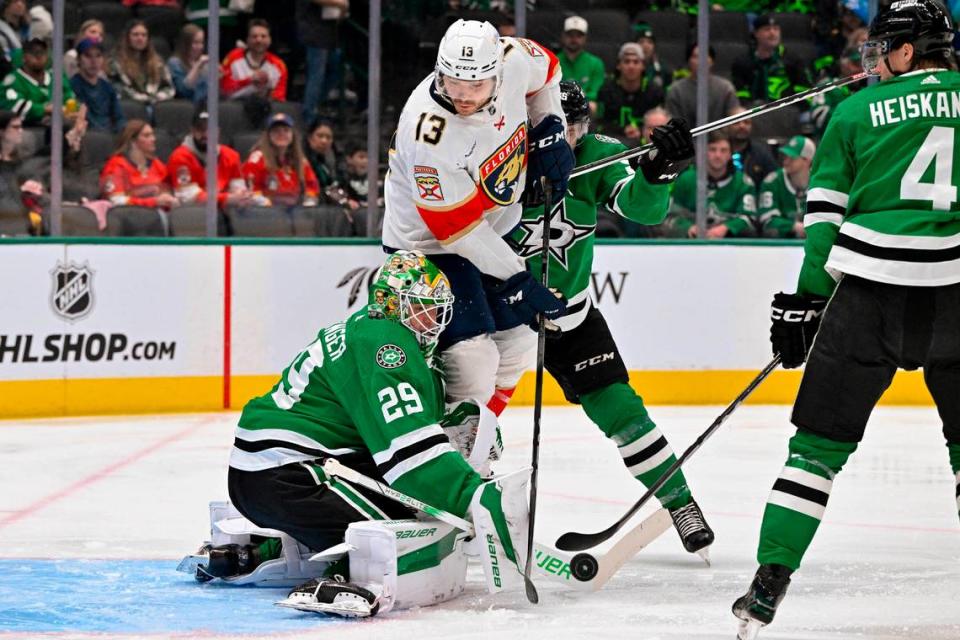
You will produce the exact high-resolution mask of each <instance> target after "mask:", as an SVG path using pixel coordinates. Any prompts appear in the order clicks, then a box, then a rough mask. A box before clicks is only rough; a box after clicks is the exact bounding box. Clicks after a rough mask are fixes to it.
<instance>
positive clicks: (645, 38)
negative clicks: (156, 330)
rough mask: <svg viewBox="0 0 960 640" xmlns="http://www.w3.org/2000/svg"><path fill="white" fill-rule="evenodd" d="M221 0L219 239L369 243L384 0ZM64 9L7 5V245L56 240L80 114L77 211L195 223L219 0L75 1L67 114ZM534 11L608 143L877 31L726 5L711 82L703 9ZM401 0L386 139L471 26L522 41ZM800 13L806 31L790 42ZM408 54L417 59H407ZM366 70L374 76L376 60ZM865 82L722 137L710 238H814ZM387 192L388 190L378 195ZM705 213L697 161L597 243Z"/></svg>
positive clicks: (544, 2) (850, 1) (849, 58)
mask: <svg viewBox="0 0 960 640" xmlns="http://www.w3.org/2000/svg"><path fill="white" fill-rule="evenodd" d="M956 4H960V2H957V3H956ZM220 5H221V9H222V11H221V19H220V20H221V21H220V25H221V36H222V37H221V45H222V46H221V51H220V63H219V77H220V80H219V91H220V95H221V103H220V104H221V106H220V109H219V114H220V122H221V131H220V140H221V145H220V147H219V150H218V156H217V157H218V166H217V178H218V180H217V182H218V189H219V192H218V194H217V196H216V197H217V202H218V204H219V205H220V206H219V209H220V211H221V220H220V231H221V232H222V233H232V232H234V231H237V232H240V233H242V232H243V231H242V230H241V229H237V226H238V225H237V224H236V223H237V222H238V221H239V220H241V219H249V218H251V217H256V216H257V215H261V214H265V212H267V211H269V212H270V214H271V215H273V216H275V217H277V218H279V219H281V220H282V219H283V218H284V216H286V217H287V218H289V219H290V220H293V219H294V218H296V217H297V216H298V215H301V214H302V213H303V211H304V210H312V209H324V210H325V211H326V214H325V215H328V216H331V215H332V216H334V217H335V218H336V220H337V224H335V225H329V224H328V225H326V226H322V225H318V226H315V227H314V228H313V230H314V231H316V232H317V233H321V232H323V233H336V234H338V235H363V234H364V233H365V232H366V222H365V218H363V212H364V210H365V209H366V202H367V198H368V193H369V187H368V184H367V178H366V168H367V162H368V158H367V157H366V149H365V136H364V135H363V133H364V132H363V130H362V128H361V129H360V130H356V131H353V132H351V133H352V134H353V135H343V126H342V125H343V122H344V112H345V111H344V105H346V107H347V109H346V111H347V112H351V113H353V114H355V115H356V114H359V113H361V112H362V111H363V110H364V109H365V106H366V105H365V104H364V101H365V96H364V91H363V89H364V88H365V87H364V86H363V85H364V84H365V78H363V77H362V74H354V75H353V76H351V77H348V78H345V77H344V69H345V68H347V66H348V65H346V64H345V52H346V57H347V58H349V57H350V55H351V53H350V52H351V51H353V52H354V54H353V55H354V57H357V55H358V54H356V52H357V51H359V50H363V49H365V48H366V43H365V42H361V43H360V45H362V46H357V43H356V42H355V41H356V40H358V39H363V38H364V37H365V36H363V35H362V33H361V32H359V31H356V32H351V33H349V34H347V33H346V32H345V31H344V25H345V24H347V23H348V22H349V20H350V15H351V11H353V12H354V14H356V13H357V12H362V11H365V10H366V6H365V3H354V6H353V7H351V5H350V2H349V0H293V1H292V2H279V3H266V2H256V1H254V0H246V1H238V0H220ZM48 6H49V2H47V3H46V5H45V4H44V3H43V2H28V1H27V0H0V78H2V83H3V86H2V89H0V135H2V137H0V208H2V210H0V234H10V233H24V232H28V233H33V234H42V233H46V232H48V231H49V228H48V227H49V225H48V222H47V218H46V215H45V212H46V211H47V209H48V207H47V205H48V199H49V196H48V194H49V188H50V173H51V168H50V162H49V155H48V154H49V146H50V130H49V125H50V120H51V114H52V112H53V110H54V109H55V108H57V109H62V112H63V116H64V130H65V144H64V149H65V154H64V166H63V169H62V175H63V200H64V202H65V203H69V204H77V205H82V206H83V207H85V208H86V210H88V211H89V212H90V213H91V215H93V216H95V217H96V219H97V226H98V228H99V229H100V230H104V229H106V228H107V225H108V221H109V220H110V218H111V217H112V216H114V215H119V214H118V213H117V212H118V211H119V209H118V208H123V211H124V212H125V213H127V214H129V208H130V207H138V208H140V209H145V210H149V211H151V212H154V213H156V214H157V215H159V216H160V217H161V219H162V220H163V232H164V233H169V232H171V230H173V232H176V229H177V226H178V225H177V219H178V215H180V214H178V210H180V209H182V208H185V207H190V206H193V207H197V206H198V205H202V204H203V203H205V202H206V198H207V193H206V178H205V168H204V163H205V160H206V147H207V129H206V126H207V121H208V117H209V116H208V114H207V112H206V99H207V95H208V91H209V87H208V85H207V79H208V66H209V65H210V64H211V61H210V59H209V57H208V55H207V47H206V40H205V28H206V26H207V21H208V18H209V15H208V2H207V0H114V1H113V2H83V3H78V2H71V1H70V0H67V8H68V10H70V11H72V12H73V13H72V14H71V15H74V17H75V22H74V26H75V28H76V32H75V33H74V34H72V35H68V37H67V39H66V42H65V45H66V46H65V48H66V54H65V56H64V59H63V66H64V77H63V78H62V79H60V80H59V81H60V82H62V83H63V94H64V103H63V104H62V105H56V106H55V105H53V104H52V103H51V94H52V87H53V82H54V81H57V80H55V79H54V78H53V77H52V73H51V59H50V58H51V56H50V52H51V41H50V39H51V37H52V32H53V29H52V21H51V18H50V14H49V11H48V10H47V8H45V7H48ZM528 7H529V11H528V16H527V24H528V35H529V37H532V38H535V39H538V40H539V41H540V42H541V43H542V44H544V45H546V46H548V47H551V48H553V49H554V50H555V51H556V52H557V55H558V58H559V61H560V65H561V67H562V71H563V76H564V77H565V78H568V79H573V80H575V81H576V82H578V83H580V84H581V86H583V88H584V92H585V94H586V96H587V98H588V100H589V101H590V109H591V114H592V126H591V130H592V132H595V133H599V134H602V135H606V136H609V137H613V138H617V139H619V140H620V141H622V142H623V143H624V144H626V145H628V146H636V145H639V144H643V143H644V142H645V141H646V140H648V139H649V132H650V131H651V130H652V129H653V128H654V127H656V126H658V125H660V124H664V123H666V122H667V121H668V120H669V119H670V118H671V117H682V118H684V119H685V120H687V121H688V122H690V123H691V124H693V123H695V121H696V113H697V101H696V88H697V77H698V75H699V74H700V73H706V74H707V76H708V96H709V98H708V104H707V105H706V106H707V120H708V121H713V120H716V119H718V118H721V117H724V116H726V115H729V114H735V113H738V112H741V111H743V110H744V109H745V108H749V107H752V106H753V105H755V104H759V103H764V102H768V101H771V100H776V99H778V98H781V97H783V96H785V95H789V94H791V93H794V92H797V91H802V90H803V89H806V88H808V87H810V86H812V85H813V84H814V83H817V82H822V81H824V80H829V79H833V78H836V77H840V76H845V75H849V74H851V73H855V72H856V71H858V70H859V69H860V67H859V53H858V52H859V45H860V44H861V43H862V42H863V41H864V40H865V38H866V33H867V32H866V27H865V21H864V19H865V17H866V15H865V11H866V9H865V5H863V6H861V3H859V2H857V1H856V0H846V1H845V2H843V3H841V2H837V1H836V0H834V1H828V0H740V1H738V2H734V1H719V2H714V3H712V11H711V20H713V19H714V17H715V16H718V15H721V14H723V16H725V17H727V18H731V17H732V18H733V20H728V21H726V22H722V21H721V22H718V25H720V26H719V28H718V27H714V31H713V35H712V36H711V43H712V44H711V45H710V47H709V50H708V56H707V59H708V65H709V67H708V69H706V70H705V71H704V70H701V69H699V68H698V62H699V55H698V54H699V47H698V46H697V42H696V38H695V36H696V29H695V17H694V14H695V13H696V11H695V9H696V3H695V2H693V3H684V2H676V1H674V2H665V3H661V4H656V3H653V4H651V3H649V2H639V3H638V2H635V1H632V0H622V1H619V2H618V1H617V0H537V2H530V1H529V0H528ZM385 10H386V14H385V21H386V24H385V26H386V27H387V28H385V30H384V36H385V55H384V60H383V64H384V69H385V73H384V78H385V84H386V85H388V87H389V90H385V91H384V92H383V93H384V103H385V109H384V113H385V115H384V119H383V122H382V124H381V127H382V129H384V130H385V131H386V132H389V131H392V129H393V126H394V124H395V122H393V121H395V119H396V110H397V109H399V108H400V107H402V103H403V101H404V100H405V98H406V96H407V95H408V94H409V91H410V90H411V89H412V88H413V86H415V84H416V83H417V82H418V81H419V80H420V78H421V77H422V76H423V75H424V74H426V73H428V72H429V71H430V70H431V67H432V58H433V55H434V53H433V51H434V50H431V46H434V47H435V45H436V42H435V41H436V40H438V38H437V37H436V36H437V34H442V32H443V30H444V29H445V27H446V25H447V24H449V23H450V22H451V21H452V20H453V19H455V18H456V17H472V18H479V19H488V20H491V21H493V22H494V23H495V24H496V25H497V26H498V28H499V29H500V31H501V34H502V35H512V34H514V33H515V28H514V26H513V23H512V21H511V16H512V12H513V3H512V1H507V0H404V1H402V2H397V3H388V6H387V7H386V9H385ZM957 11H960V9H957V8H956V7H954V12H955V13H956V12H957ZM291 12H293V13H291ZM581 14H582V15H581ZM423 16H437V17H436V18H432V19H431V20H424V19H423ZM594 16H597V17H596V18H595V17H594ZM291 17H293V18H295V20H293V21H291ZM354 17H356V16H354ZM270 18H273V22H270V21H268V19H270ZM361 18H362V19H365V18H363V17H362V16H361ZM588 18H590V19H588ZM359 19H360V18H358V20H359ZM785 19H786V20H787V21H788V23H789V25H790V34H791V37H792V38H793V39H787V38H785V37H784V29H783V26H784V25H783V24H782V22H783V21H784V20H785ZM121 20H122V21H121ZM591 20H599V21H600V24H599V27H597V26H595V25H591ZM604 20H606V22H604ZM738 21H739V22H738ZM68 22H69V21H68ZM740 24H742V28H743V33H744V38H742V39H740V40H739V41H737V38H740V36H739V35H738V34H737V33H726V32H725V31H724V30H725V29H731V26H730V25H732V26H733V27H734V28H732V31H736V28H739V27H738V25H740ZM611 25H612V27H611ZM628 25H629V27H628ZM655 25H660V26H658V27H656V28H655ZM664 25H670V26H664ZM797 25H800V26H801V27H802V28H800V29H799V31H797V28H796V27H797ZM71 28H73V27H71ZM797 33H799V34H800V36H799V37H800V38H801V39H797ZM747 34H748V37H747ZM405 38H406V40H405ZM744 41H747V42H748V44H744ZM958 41H960V39H958ZM397 43H401V45H400V46H404V47H407V48H408V49H409V51H410V54H409V55H408V56H406V57H399V56H395V55H391V53H390V48H391V46H398V45H397ZM361 57H362V56H361ZM354 62H355V63H356V67H357V68H359V69H363V68H364V65H365V62H364V61H363V60H362V59H358V60H355V61H354ZM411 67H414V68H415V69H416V72H415V73H410V69H411ZM856 89H857V87H856V86H849V87H844V88H841V89H836V90H833V91H831V92H828V93H826V94H823V95H821V96H818V97H817V98H815V99H811V100H810V101H808V103H807V104H805V105H803V106H802V108H799V109H791V110H787V111H786V112H785V113H784V114H780V115H779V116H777V117H775V118H773V117H771V119H770V122H773V123H774V124H773V125H770V124H766V123H767V120H758V121H757V123H756V124H754V123H752V122H751V121H749V120H747V121H744V122H741V123H738V124H736V125H731V126H730V127H728V129H727V130H725V131H717V132H714V133H713V134H712V135H711V136H710V138H709V140H708V144H707V158H706V164H707V179H708V219H707V230H706V236H707V237H708V238H724V237H775V238H798V237H803V226H802V224H799V222H798V220H799V218H800V215H801V213H802V210H803V199H804V195H805V191H806V186H807V181H808V178H809V170H810V161H811V158H812V156H813V152H814V150H815V148H816V141H817V140H818V139H819V136H820V135H821V134H822V132H823V129H824V127H825V125H826V123H827V122H828V121H829V118H830V114H831V112H832V110H833V108H834V107H835V106H836V105H837V104H838V103H839V102H840V101H841V100H843V98H844V97H846V96H847V95H849V93H850V92H851V91H855V90H856ZM333 105H336V106H338V107H339V110H337V109H334V108H333ZM764 118H766V116H765V117H764ZM392 120H393V121H392ZM188 123H189V124H188ZM379 160H381V161H382V158H381V159H379ZM380 186H381V185H377V187H376V188H374V193H375V194H376V197H377V199H378V202H382V193H381V191H380ZM695 209H696V176H695V172H694V169H693V168H691V169H689V170H688V171H687V172H686V173H685V174H683V175H681V176H680V178H679V179H678V180H677V182H676V185H675V188H674V193H673V199H672V202H671V209H670V213H669V216H668V219H667V220H666V221H665V222H664V223H663V224H662V225H659V226H657V227H643V226H640V225H636V224H632V223H630V222H629V221H625V220H620V219H618V218H617V219H615V218H614V217H610V218H608V219H606V220H605V221H604V222H603V223H602V224H601V228H600V230H599V233H600V234H601V235H614V236H645V237H661V236H663V237H696V236H697V235H698V233H699V231H698V227H697V225H696V224H694V211H695ZM111 210H112V211H111ZM331 212H332V213H331ZM311 215H317V214H316V213H314V214H311ZM241 226H242V225H241ZM289 228H290V229H294V228H295V227H294V226H290V227H289ZM132 232H136V231H135V230H134V231H132Z"/></svg>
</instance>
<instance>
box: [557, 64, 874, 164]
mask: <svg viewBox="0 0 960 640" xmlns="http://www.w3.org/2000/svg"><path fill="white" fill-rule="evenodd" d="M869 75H870V74H868V73H867V72H866V71H861V72H860V73H855V74H853V75H849V76H847V77H845V78H837V79H836V80H832V81H830V82H825V83H823V84H819V85H817V86H815V87H811V88H809V89H807V90H806V91H801V92H800V93H795V94H793V95H792V96H787V97H785V98H780V99H779V100H774V101H773V102H768V103H767V104H760V105H757V106H756V107H753V108H752V109H747V110H746V111H744V112H743V113H738V114H736V115H732V116H726V117H724V118H720V119H719V120H714V121H713V122H708V123H707V124H705V125H701V126H699V127H694V128H693V129H691V130H690V133H691V135H693V137H697V136H702V135H703V134H705V133H710V132H711V131H716V130H717V129H723V128H724V127H726V126H729V125H731V124H734V123H736V122H740V121H742V120H749V119H751V118H756V117H757V116H761V115H763V114H766V113H770V112H771V111H776V110H777V109H781V108H783V107H788V106H790V105H792V104H796V103H797V102H801V101H803V100H806V99H807V98H812V97H814V96H818V95H820V94H821V93H826V92H827V91H832V90H834V89H838V88H839V87H842V86H845V85H848V84H851V83H853V82H859V81H860V80H863V79H864V78H867V77H869ZM654 148H655V147H654V145H653V144H649V143H648V144H645V145H643V146H640V147H637V148H635V149H627V150H626V151H621V152H620V153H617V154H615V155H612V156H608V157H606V158H603V159H601V160H597V161H595V162H588V163H587V164H585V165H581V166H579V167H577V168H576V169H574V170H573V171H572V172H570V177H571V178H576V177H577V176H582V175H583V174H585V173H590V172H591V171H596V170H597V169H602V168H604V167H608V166H610V165H612V164H616V163H617V162H620V161H621V160H629V159H631V158H638V157H640V156H643V155H646V154H648V153H650V152H651V151H653V149H654Z"/></svg>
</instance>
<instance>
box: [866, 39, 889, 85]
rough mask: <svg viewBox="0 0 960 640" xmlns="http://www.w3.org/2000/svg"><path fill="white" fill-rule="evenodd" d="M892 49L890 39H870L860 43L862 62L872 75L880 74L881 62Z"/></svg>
mask: <svg viewBox="0 0 960 640" xmlns="http://www.w3.org/2000/svg"><path fill="white" fill-rule="evenodd" d="M889 51H890V41H889V40H868V41H866V42H864V43H863V44H862V45H860V64H862V65H863V70H864V71H866V72H867V73H869V74H870V75H872V76H878V75H880V63H881V62H883V57H884V56H885V55H887V53H888V52H889Z"/></svg>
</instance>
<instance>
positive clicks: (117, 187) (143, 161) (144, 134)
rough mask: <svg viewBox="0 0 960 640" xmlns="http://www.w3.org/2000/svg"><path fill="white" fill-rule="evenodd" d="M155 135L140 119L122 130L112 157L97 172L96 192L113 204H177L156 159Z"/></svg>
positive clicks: (165, 175)
mask: <svg viewBox="0 0 960 640" xmlns="http://www.w3.org/2000/svg"><path fill="white" fill-rule="evenodd" d="M156 153H157V136H156V134H155V133H154V131H153V127H151V126H150V125H149V124H148V123H146V122H145V121H143V120H136V119H134V120H130V121H129V122H127V126H126V127H124V129H123V132H122V133H121V134H120V138H119V140H118V141H117V146H116V149H115V151H114V154H113V155H112V156H110V159H109V160H108V161H107V164H106V165H104V167H103V171H102V172H101V173H100V192H101V193H102V194H103V197H104V198H105V199H107V200H109V201H110V202H111V203H112V204H114V205H129V206H135V207H150V208H158V209H171V208H173V207H176V206H177V205H179V204H180V201H179V200H178V199H177V198H176V196H174V195H173V194H172V193H170V185H169V182H168V180H167V168H166V166H165V165H164V164H163V163H162V162H161V161H160V160H159V159H158V158H157V157H156Z"/></svg>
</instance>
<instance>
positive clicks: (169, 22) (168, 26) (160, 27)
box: [137, 5, 183, 58]
mask: <svg viewBox="0 0 960 640" xmlns="http://www.w3.org/2000/svg"><path fill="white" fill-rule="evenodd" d="M137 17H138V18H140V19H141V20H143V21H144V22H146V23H147V29H149V30H150V35H151V36H152V37H159V38H161V39H163V40H164V41H165V42H166V43H167V52H168V55H169V51H170V45H171V44H172V43H174V42H176V39H177V35H178V34H179V33H180V28H181V27H182V26H183V11H182V10H181V9H177V8H174V7H154V6H149V5H139V6H138V7H137ZM151 39H152V38H151ZM158 53H159V52H158ZM161 55H162V54H161ZM168 55H167V56H163V57H164V58H166V57H168Z"/></svg>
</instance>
